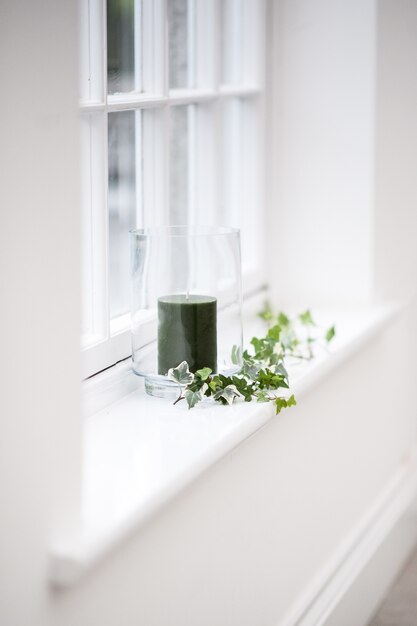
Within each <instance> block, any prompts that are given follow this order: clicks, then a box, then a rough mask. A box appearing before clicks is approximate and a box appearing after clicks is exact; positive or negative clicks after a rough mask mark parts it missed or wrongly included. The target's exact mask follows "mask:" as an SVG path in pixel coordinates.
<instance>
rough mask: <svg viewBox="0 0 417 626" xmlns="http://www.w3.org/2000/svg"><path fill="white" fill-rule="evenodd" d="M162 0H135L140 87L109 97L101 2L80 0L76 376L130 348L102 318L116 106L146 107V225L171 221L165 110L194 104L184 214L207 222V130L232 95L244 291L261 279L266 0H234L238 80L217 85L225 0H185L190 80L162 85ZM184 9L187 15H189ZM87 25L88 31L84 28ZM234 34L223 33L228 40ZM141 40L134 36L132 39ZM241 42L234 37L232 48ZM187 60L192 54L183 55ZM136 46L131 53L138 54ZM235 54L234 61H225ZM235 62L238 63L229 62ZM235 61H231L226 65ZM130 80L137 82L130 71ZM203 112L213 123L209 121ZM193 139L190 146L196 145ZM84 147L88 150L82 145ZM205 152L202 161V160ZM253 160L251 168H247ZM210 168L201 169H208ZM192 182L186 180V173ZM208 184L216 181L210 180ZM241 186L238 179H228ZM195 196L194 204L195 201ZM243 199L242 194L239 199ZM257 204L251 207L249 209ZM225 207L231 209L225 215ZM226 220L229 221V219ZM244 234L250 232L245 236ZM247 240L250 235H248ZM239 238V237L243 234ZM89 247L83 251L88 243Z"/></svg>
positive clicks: (214, 151) (118, 328) (212, 151)
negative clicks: (80, 282) (81, 298)
mask: <svg viewBox="0 0 417 626" xmlns="http://www.w3.org/2000/svg"><path fill="white" fill-rule="evenodd" d="M167 2H168V0H154V1H153V2H149V1H148V0H135V22H136V27H138V26H139V25H140V26H141V33H142V34H143V37H141V38H140V39H141V44H140V54H141V55H142V64H141V75H140V82H141V88H142V90H141V91H135V92H130V93H122V94H107V60H106V58H105V55H104V52H103V51H104V50H106V33H107V24H106V2H105V0H85V6H84V14H83V16H82V18H83V23H84V22H85V21H87V22H88V24H89V30H88V29H86V28H85V24H84V32H83V45H82V60H83V68H84V69H83V71H82V72H81V82H82V84H81V89H80V91H81V102H80V114H81V118H82V126H83V128H84V133H83V143H84V151H85V149H87V152H88V157H86V156H85V155H83V163H82V168H83V180H84V183H83V197H84V200H85V201H84V206H83V225H84V233H83V237H84V240H85V246H84V248H85V254H84V258H83V266H84V268H85V277H84V284H85V290H86V293H87V292H88V293H89V295H91V297H89V298H88V299H87V298H86V297H85V300H86V302H85V304H84V308H85V312H84V319H87V320H88V322H87V324H86V328H85V329H83V330H84V331H85V332H84V336H83V342H82V348H83V375H84V377H88V376H91V375H93V374H95V373H97V372H98V371H101V370H103V369H105V368H107V367H109V366H111V365H112V364H114V363H116V362H118V361H120V360H122V359H124V358H126V357H128V356H129V355H130V354H131V347H130V320H129V315H128V314H126V315H121V316H119V317H117V318H115V319H110V317H109V310H110V307H109V289H108V285H109V274H108V259H109V243H108V242H109V233H108V208H107V207H108V150H107V128H108V123H107V120H108V116H109V115H111V114H113V113H116V112H121V111H144V112H146V111H147V110H149V112H150V113H151V115H148V116H147V123H146V124H144V126H143V127H142V130H143V134H142V147H141V150H142V153H143V154H144V155H145V158H144V159H143V164H144V166H143V171H142V172H141V176H142V193H143V214H142V219H143V222H144V224H146V226H148V227H151V226H153V225H156V224H163V223H165V224H167V223H169V213H168V206H169V177H170V171H169V169H170V168H169V125H170V111H171V110H173V107H176V106H188V107H190V110H191V111H193V113H192V114H191V116H190V117H191V124H192V129H193V132H192V133H191V136H190V137H189V139H188V141H189V142H190V143H191V144H192V146H191V154H192V155H193V156H192V158H191V159H190V160H191V161H192V163H191V166H192V167H193V168H194V171H193V176H192V180H195V181H197V184H196V185H195V186H194V187H193V189H190V190H189V206H190V205H191V203H192V204H193V203H194V202H195V205H196V206H198V207H199V210H200V212H201V213H200V214H199V215H197V214H196V213H195V212H193V211H190V212H189V216H188V217H189V223H197V222H201V223H203V222H207V219H203V216H207V215H209V216H210V215H212V214H213V206H216V205H218V201H217V200H218V197H219V194H220V189H219V187H220V180H219V176H218V175H215V171H216V167H218V162H219V143H218V140H217V142H216V139H215V138H213V133H212V132H211V130H212V128H213V127H216V120H218V119H219V116H220V114H219V111H220V110H221V108H222V107H226V106H228V105H230V103H232V102H235V103H237V106H238V103H239V102H240V105H241V106H240V108H241V112H242V115H243V117H244V120H243V121H242V131H243V132H242V138H241V139H242V146H241V148H242V149H243V158H242V154H240V155H237V156H239V158H240V159H241V161H242V172H241V176H242V180H244V181H248V184H247V185H246V188H245V194H244V195H245V207H244V211H243V215H242V216H241V217H242V221H243V224H244V228H243V229H242V239H243V242H242V244H243V247H244V249H245V247H246V250H245V251H246V252H247V253H246V254H244V256H243V268H242V269H243V288H244V295H245V294H249V293H253V292H254V291H255V290H256V289H257V288H259V287H260V286H261V285H262V283H263V259H262V230H261V229H262V224H263V221H264V220H263V215H262V212H263V206H264V198H263V197H262V193H263V188H264V181H263V178H264V174H263V172H264V171H265V167H264V146H263V125H264V121H263V120H264V113H263V111H264V106H265V97H264V65H265V62H264V51H263V42H264V28H265V2H264V0H240V2H241V3H242V6H243V11H242V29H241V32H240V34H239V37H241V38H242V39H243V41H244V42H245V45H243V55H242V61H241V62H242V82H239V83H237V82H236V83H233V82H231V83H230V84H222V83H221V70H220V53H219V50H218V47H216V43H215V42H216V41H217V39H218V38H216V32H217V34H218V30H219V25H220V15H221V3H222V2H223V0H212V1H211V2H208V1H207V0H188V15H189V20H188V28H189V30H192V31H193V32H191V33H190V37H189V41H192V42H194V43H195V48H196V49H195V53H196V54H195V59H194V64H193V67H191V68H190V67H189V68H188V72H189V75H190V76H194V77H195V81H194V82H195V83H196V85H195V87H192V88H190V87H187V88H183V89H170V88H169V84H168V42H167V37H166V28H165V23H166V19H167ZM227 3H228V4H229V5H230V6H229V10H230V11H233V10H234V11H236V10H238V8H239V0H227ZM190 16H192V18H193V19H190ZM87 30H88V32H86V31H87ZM233 37H234V35H233V34H231V38H232V39H233ZM138 39H139V38H137V40H138ZM238 48H239V46H238V45H237V44H236V42H235V40H233V45H232V55H233V54H235V55H236V54H237V52H236V50H238ZM189 56H190V58H191V57H192V55H189ZM138 57H139V52H138V45H137V44H135V60H136V62H137V61H138ZM232 61H233V59H232ZM235 63H236V61H235ZM232 65H233V62H232ZM136 80H139V78H138V77H136ZM210 116H211V117H212V119H211V124H210V123H208V121H209V122H210ZM196 141H198V147H196ZM86 147H87V148H86ZM202 155H204V159H203V158H202ZM251 164H252V165H251ZM207 170H209V171H207ZM189 180H190V178H189ZM208 181H210V182H208ZM213 181H214V184H213ZM234 184H235V185H239V181H238V180H237V181H235V183H234ZM193 201H194V202H193ZM242 202H243V200H242ZM254 207H256V210H254ZM229 213H230V212H229ZM225 217H226V218H227V219H226V220H225V219H224V217H223V216H219V215H217V216H216V220H215V221H217V220H218V219H222V221H223V222H225V221H226V222H227V221H229V222H232V224H233V225H236V216H233V214H231V215H230V214H229V215H227V216H225ZM232 224H231V225H232ZM244 232H247V233H248V236H246V237H245V236H243V233H244ZM248 237H250V241H249V240H248ZM245 239H246V240H245ZM89 245H90V248H89Z"/></svg>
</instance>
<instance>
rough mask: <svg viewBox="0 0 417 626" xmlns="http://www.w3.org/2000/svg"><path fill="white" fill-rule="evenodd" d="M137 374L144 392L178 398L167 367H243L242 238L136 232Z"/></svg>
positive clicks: (200, 231)
mask: <svg viewBox="0 0 417 626" xmlns="http://www.w3.org/2000/svg"><path fill="white" fill-rule="evenodd" d="M130 250H131V305H132V306H131V322H132V324H131V328H132V359H133V371H134V372H135V373H136V374H138V375H139V376H144V378H145V388H146V391H147V392H148V393H149V394H151V395H155V396H160V397H172V396H173V395H174V394H176V393H177V391H178V388H177V386H176V385H175V384H174V383H172V382H171V381H170V380H169V379H168V377H167V374H168V370H169V369H170V368H174V367H176V366H177V365H179V364H180V363H181V362H182V361H186V362H187V363H188V365H189V368H190V371H192V372H195V371H197V370H198V369H201V368H203V367H210V369H212V371H213V372H214V373H223V374H227V375H230V374H233V373H235V372H237V371H238V370H239V369H240V368H241V366H242V316H241V308H242V287H241V256H240V233H239V230H238V229H232V228H199V227H186V226H170V227H164V228H155V229H152V228H150V229H139V230H132V231H131V232H130Z"/></svg>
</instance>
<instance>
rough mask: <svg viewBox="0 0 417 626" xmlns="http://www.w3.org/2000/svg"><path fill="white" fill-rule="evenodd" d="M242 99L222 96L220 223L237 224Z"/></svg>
mask: <svg viewBox="0 0 417 626" xmlns="http://www.w3.org/2000/svg"><path fill="white" fill-rule="evenodd" d="M243 130H244V129H243V124H242V103H241V101H240V100H239V99H238V98H230V99H225V100H224V102H223V103H222V105H221V120H220V137H221V158H220V159H219V167H220V170H219V181H220V185H221V212H222V215H221V217H222V224H224V225H225V226H233V227H241V226H242V224H241V205H242V201H243V197H242V189H243V187H244V184H245V181H244V180H243V170H242V159H243V141H242V139H243Z"/></svg>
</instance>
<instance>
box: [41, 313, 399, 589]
mask: <svg viewBox="0 0 417 626" xmlns="http://www.w3.org/2000/svg"><path fill="white" fill-rule="evenodd" d="M400 308H401V307H400V306H398V305H385V306H383V307H380V308H378V309H367V310H363V311H356V312H350V313H346V312H344V313H338V312H332V313H328V314H324V313H323V314H322V315H321V316H319V315H317V317H318V319H320V320H321V321H323V323H324V324H327V323H331V322H333V321H335V322H336V326H337V336H336V338H335V340H334V343H333V345H332V349H331V351H329V352H326V353H323V354H320V355H318V356H317V357H316V358H315V359H314V360H313V361H311V362H309V363H307V364H303V365H302V366H297V367H296V368H293V369H292V371H290V378H291V381H292V390H293V391H294V393H295V394H296V396H297V399H298V400H299V401H300V400H301V399H302V397H303V396H304V395H305V394H306V393H308V392H309V391H311V390H312V389H313V388H314V387H315V386H316V385H317V384H318V383H319V382H320V381H322V380H324V378H325V377H326V376H327V375H328V374H329V373H330V372H331V371H332V370H333V369H335V368H336V367H338V366H339V365H340V364H341V363H343V362H344V361H346V360H347V359H349V358H350V356H351V355H353V354H355V353H356V352H358V351H359V350H360V349H361V347H363V346H364V344H365V343H366V342H368V341H369V340H370V339H372V337H374V336H375V335H376V334H377V333H378V332H380V331H381V330H382V329H383V328H384V327H385V326H386V325H387V324H388V323H389V322H390V320H392V319H393V318H394V317H395V316H396V314H397V313H398V311H399V310H400ZM260 324H261V322H260V321H259V320H256V318H255V316H254V315H253V314H252V315H250V316H249V318H248V321H247V323H246V325H245V327H246V329H249V332H247V335H251V336H252V334H256V333H257V332H258V331H259V325H260ZM261 328H262V329H263V330H264V327H263V326H262V327H261ZM247 339H248V336H247V338H246V340H247ZM246 342H247V341H246ZM86 405H87V410H88V413H89V416H88V417H87V419H86V420H85V430H84V468H83V469H84V471H83V496H82V501H83V511H82V518H83V528H82V536H81V537H80V538H77V539H75V538H74V539H71V540H69V541H68V542H67V543H66V544H65V546H64V545H60V546H53V547H52V548H51V554H50V556H51V570H50V574H51V583H52V584H53V585H54V586H59V587H67V586H70V585H72V584H74V583H75V582H76V581H77V580H78V579H79V578H80V577H81V576H82V575H83V574H84V573H85V572H86V571H88V570H90V569H91V568H92V567H94V565H95V564H96V563H97V562H99V561H100V560H101V559H102V557H104V556H105V555H106V554H108V553H109V552H110V551H111V550H113V549H114V548H115V547H116V546H117V545H118V544H119V543H120V542H121V541H122V540H123V539H124V538H125V537H127V536H129V535H130V534H132V533H133V532H135V531H136V530H137V529H138V528H139V527H140V526H141V525H142V524H144V523H145V522H146V521H147V520H149V519H150V518H151V516H153V515H154V514H155V513H156V512H157V511H159V510H160V509H161V508H162V507H163V506H164V505H166V504H167V503H168V502H170V501H172V500H173V499H174V498H175V497H176V496H177V495H178V494H179V493H181V491H183V490H184V489H185V487H187V485H189V484H190V483H192V482H193V481H195V480H196V479H197V478H198V477H199V476H200V475H201V474H202V473H203V472H204V471H206V470H207V469H208V468H210V467H211V466H212V465H214V464H215V463H216V462H217V461H219V460H220V459H221V458H222V457H224V456H225V455H227V454H228V453H229V452H230V451H231V450H233V449H234V448H235V447H236V446H238V445H239V444H241V443H242V442H243V441H244V440H245V439H247V438H248V437H250V436H251V435H253V434H254V433H255V432H256V431H257V430H258V429H260V428H262V426H264V425H265V424H266V423H267V422H268V421H269V420H271V419H281V416H278V417H275V415H274V411H273V407H272V406H270V405H265V404H256V403H238V404H235V405H232V406H230V407H221V406H217V405H212V404H209V403H207V404H205V405H203V406H201V408H198V409H195V410H193V411H188V409H187V406H186V405H185V403H181V404H179V405H177V406H176V407H173V406H172V405H171V403H169V402H166V401H164V400H159V399H157V398H151V397H149V396H147V395H146V394H145V393H144V391H143V383H142V381H141V379H139V378H138V377H136V376H135V375H133V374H132V373H131V372H130V363H122V364H119V366H116V367H115V368H112V370H111V371H109V372H105V373H103V374H102V375H100V376H97V377H96V379H94V380H93V381H90V382H89V383H88V385H87V393H86ZM295 412H296V409H291V417H294V418H295V417H296V414H295ZM283 415H286V413H284V414H283Z"/></svg>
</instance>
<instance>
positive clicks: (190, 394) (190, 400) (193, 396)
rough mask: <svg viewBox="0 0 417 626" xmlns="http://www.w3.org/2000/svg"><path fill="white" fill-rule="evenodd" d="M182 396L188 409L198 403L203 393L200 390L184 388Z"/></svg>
mask: <svg viewBox="0 0 417 626" xmlns="http://www.w3.org/2000/svg"><path fill="white" fill-rule="evenodd" d="M184 397H185V399H186V400H187V404H188V408H189V409H192V408H193V407H194V406H195V405H196V404H198V403H199V402H200V401H201V400H202V399H203V395H202V393H201V391H191V389H186V391H185V393H184Z"/></svg>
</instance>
